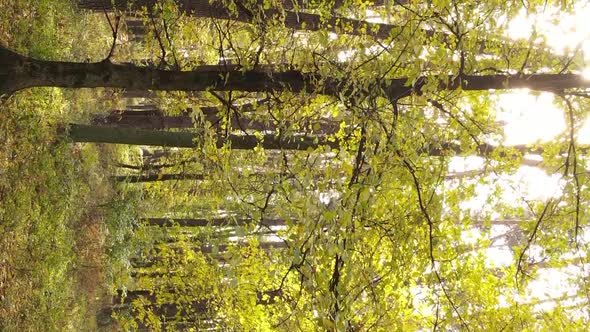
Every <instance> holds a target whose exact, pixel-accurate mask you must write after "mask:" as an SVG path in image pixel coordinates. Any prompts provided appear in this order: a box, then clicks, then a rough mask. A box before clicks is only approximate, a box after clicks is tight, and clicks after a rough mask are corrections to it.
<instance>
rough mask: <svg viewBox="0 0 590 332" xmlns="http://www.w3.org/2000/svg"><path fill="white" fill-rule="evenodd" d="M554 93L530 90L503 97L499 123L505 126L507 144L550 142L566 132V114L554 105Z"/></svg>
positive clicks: (501, 98)
mask: <svg viewBox="0 0 590 332" xmlns="http://www.w3.org/2000/svg"><path fill="white" fill-rule="evenodd" d="M553 100H554V97H553V94H550V93H541V94H540V95H537V96H535V95H533V94H531V93H530V91H529V90H526V89H523V90H520V91H516V92H512V93H507V94H501V95H500V97H499V101H498V105H499V111H498V113H497V117H496V118H497V120H498V121H503V122H505V123H506V126H505V127H504V133H505V135H506V139H505V141H504V145H516V144H531V143H535V142H537V141H543V142H545V141H548V140H551V139H552V138H554V137H555V136H556V135H558V134H559V133H561V132H563V130H565V127H566V126H565V120H564V118H563V112H561V111H560V110H558V109H557V108H555V107H554V106H553Z"/></svg>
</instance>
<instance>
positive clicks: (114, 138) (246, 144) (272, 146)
mask: <svg viewBox="0 0 590 332" xmlns="http://www.w3.org/2000/svg"><path fill="white" fill-rule="evenodd" d="M69 137H70V138H71V139H72V141H74V142H91V143H114V144H131V145H155V146H167V147H179V148H197V147H199V144H198V143H197V142H196V141H198V140H199V139H200V138H201V137H202V135H199V134H195V133H188V132H170V131H154V130H144V129H134V128H110V127H100V126H89V125H78V124H72V125H70V126H69ZM226 143H229V144H230V145H231V147H232V148H233V149H238V150H250V149H253V148H255V147H257V146H259V145H260V146H261V147H263V148H265V149H269V150H307V149H310V148H312V149H315V148H317V147H319V146H330V147H331V148H338V143H337V142H331V141H328V140H327V139H326V138H325V137H321V136H302V137H288V138H277V137H276V136H275V135H268V134H267V135H264V138H263V140H262V141H259V140H258V138H256V137H255V136H253V135H250V136H241V135H229V137H228V138H227V139H219V140H218V141H217V146H218V147H222V146H224V144H226Z"/></svg>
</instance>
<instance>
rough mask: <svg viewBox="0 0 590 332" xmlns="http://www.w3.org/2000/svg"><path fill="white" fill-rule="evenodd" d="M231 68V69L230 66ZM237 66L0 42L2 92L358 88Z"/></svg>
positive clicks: (418, 83)
mask: <svg viewBox="0 0 590 332" xmlns="http://www.w3.org/2000/svg"><path fill="white" fill-rule="evenodd" d="M228 69H229V70H230V71H228ZM239 69H240V68H239V67H238V66H233V67H232V66H230V67H228V66H202V67H199V68H197V69H195V70H192V71H171V70H160V69H156V68H151V67H136V66H133V65H128V64H126V65H123V64H114V63H111V62H109V61H102V62H95V63H77V62H62V61H43V60H36V59H32V58H28V57H24V56H22V55H19V54H16V53H14V52H12V51H10V50H8V49H6V48H4V47H1V46H0V96H2V95H5V94H12V93H14V92H16V91H18V90H21V89H25V88H29V87H40V86H52V87H62V88H97V87H107V88H123V89H131V90H162V91H211V90H214V91H232V90H237V91H245V92H268V91H292V92H303V91H305V92H308V93H319V94H325V95H332V96H340V97H342V96H347V95H351V94H353V93H362V94H365V95H366V94H368V93H369V92H368V91H360V92H359V91H358V89H356V88H355V87H354V82H351V81H350V80H348V79H339V78H330V77H322V76H321V75H319V74H315V73H304V72H301V71H297V70H287V71H272V66H270V68H261V69H255V70H246V71H242V70H239ZM431 79H436V80H437V84H438V88H439V89H440V90H456V89H458V88H461V89H462V90H465V91H483V90H509V89H517V88H529V89H531V90H542V91H563V90H567V89H574V88H580V89H585V88H590V80H586V79H585V78H584V77H583V76H582V75H577V74H531V75H523V74H515V75H481V76H478V75H459V76H454V75H449V77H448V79H447V80H444V79H440V78H431ZM427 81H428V78H426V77H420V78H418V79H417V80H415V83H414V85H413V86H408V84H407V82H408V79H407V78H397V79H388V80H382V81H380V82H376V83H375V86H374V87H372V89H371V90H373V91H380V93H382V94H383V95H384V96H385V97H387V98H389V99H391V100H398V99H400V98H404V97H407V96H410V95H412V94H413V93H420V92H421V90H422V88H423V87H424V86H425V85H426V83H427Z"/></svg>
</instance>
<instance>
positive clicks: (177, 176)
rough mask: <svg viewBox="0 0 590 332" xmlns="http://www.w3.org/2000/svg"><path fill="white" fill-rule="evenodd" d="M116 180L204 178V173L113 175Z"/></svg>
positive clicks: (133, 181)
mask: <svg viewBox="0 0 590 332" xmlns="http://www.w3.org/2000/svg"><path fill="white" fill-rule="evenodd" d="M111 178H112V179H113V180H114V181H116V182H128V183H142V182H159V181H173V180H203V179H204V177H203V174H184V173H179V174H147V175H117V176H113V177H111Z"/></svg>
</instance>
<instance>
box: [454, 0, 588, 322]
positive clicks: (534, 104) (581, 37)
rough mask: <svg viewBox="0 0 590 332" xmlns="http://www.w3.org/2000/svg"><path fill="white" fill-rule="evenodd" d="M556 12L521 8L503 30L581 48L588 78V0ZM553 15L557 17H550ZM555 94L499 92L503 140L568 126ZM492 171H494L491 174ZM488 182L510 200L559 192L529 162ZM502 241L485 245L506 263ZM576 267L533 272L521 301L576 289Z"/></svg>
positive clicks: (548, 304) (536, 136)
mask: <svg viewBox="0 0 590 332" xmlns="http://www.w3.org/2000/svg"><path fill="white" fill-rule="evenodd" d="M558 15H559V13H558V12H557V10H555V9H550V10H547V11H546V14H545V15H538V16H536V17H532V18H531V17H527V15H526V11H525V10H522V11H521V13H520V14H519V16H518V17H517V18H516V19H514V20H513V21H512V22H510V23H509V29H508V35H509V36H510V37H511V38H515V39H518V38H524V39H527V40H528V39H529V38H530V36H531V35H532V34H533V32H534V31H535V29H536V33H538V34H540V35H542V36H544V37H545V38H546V41H547V44H548V45H549V46H550V47H552V48H553V49H554V50H555V52H556V53H557V54H568V53H571V52H572V51H573V50H576V49H581V51H582V52H583V58H584V63H583V64H582V66H583V67H585V68H584V70H583V74H584V75H586V76H587V77H588V79H590V2H584V1H580V3H579V4H578V5H577V8H576V11H575V15H574V16H573V17H563V16H562V17H559V16H558ZM552 17H553V18H552ZM555 17H559V18H558V19H555ZM554 98H556V97H554V95H552V94H550V93H540V94H539V93H535V94H532V93H530V92H529V91H528V90H526V89H523V90H518V91H513V92H510V93H502V94H500V95H499V97H498V109H497V110H496V112H497V120H498V121H502V122H503V123H505V126H504V131H505V135H506V138H505V141H504V142H503V144H505V145H516V144H531V143H535V142H545V141H550V140H552V139H553V138H555V137H556V136H557V135H559V134H560V133H563V132H564V131H565V130H567V128H566V122H565V117H564V112H563V110H560V109H557V108H556V107H555V99H554ZM577 142H578V143H579V144H589V143H590V118H589V119H587V120H586V121H585V122H584V124H583V125H582V127H581V128H580V129H578V131H577ZM482 165H483V159H482V158H477V157H469V158H454V160H453V161H452V162H451V165H450V168H451V169H450V171H462V170H468V169H472V170H473V169H478V168H480V167H481V166H482ZM492 176H494V177H495V175H492ZM493 182H494V185H498V186H500V187H501V188H502V190H503V197H502V200H503V201H506V202H512V203H513V204H518V202H522V199H523V198H524V199H527V200H530V199H541V200H546V199H548V198H550V197H556V196H559V195H560V193H561V191H562V186H563V180H562V179H561V175H558V174H555V175H551V176H549V175H547V174H546V173H545V172H544V171H542V170H540V169H538V168H535V167H529V166H523V167H521V168H520V169H519V170H518V172H517V173H516V174H514V175H510V176H500V177H497V178H496V179H495V181H493ZM493 190H494V188H493V187H492V186H488V185H482V186H480V187H479V189H478V190H477V194H476V197H474V198H473V199H472V200H471V201H468V202H465V203H464V205H465V206H464V208H466V209H474V210H477V209H481V208H482V207H483V205H484V203H483V202H485V200H486V198H487V197H489V195H490V194H491V193H492V192H493ZM521 204H522V203H521ZM484 209H485V208H484ZM489 212H490V211H489ZM491 212H493V211H491ZM498 218H502V216H498ZM508 230H509V227H508V226H505V225H496V226H493V227H492V230H491V232H490V234H489V235H488V236H489V237H490V238H492V237H494V236H497V235H499V234H502V233H505V232H506V231H508ZM586 233H589V234H583V235H584V236H583V237H584V240H590V232H586ZM465 235H466V236H467V237H469V236H475V237H477V236H478V235H479V234H478V232H477V231H475V233H474V232H473V231H466V232H465ZM505 244H506V243H505V240H504V239H502V238H500V239H498V240H496V241H494V242H493V243H492V247H490V248H488V249H487V250H486V253H487V256H488V264H489V265H490V266H505V265H508V264H510V263H512V262H513V261H514V257H513V254H512V252H511V250H510V249H509V248H508V247H507V246H505ZM531 247H533V246H531ZM531 249H532V250H531V252H530V253H529V254H531V255H533V256H534V252H533V251H534V249H535V248H531ZM536 249H539V248H536ZM581 272H582V271H580V268H579V267H576V266H568V267H565V268H561V269H555V268H552V269H542V271H541V272H540V273H539V276H538V278H537V279H536V280H534V281H533V282H531V284H530V286H529V288H528V293H529V294H528V296H527V299H523V301H525V302H530V301H535V299H538V300H546V299H551V298H558V297H561V296H567V295H575V294H576V289H575V288H574V287H572V285H571V284H570V283H569V281H568V280H569V279H570V278H576V277H577V276H579V274H580V273H581ZM568 301H569V303H575V302H576V301H578V302H579V299H575V298H573V299H570V300H568ZM568 301H564V302H563V304H567V303H568ZM554 306H555V302H553V301H545V302H541V303H539V304H538V305H537V309H539V310H544V309H550V308H552V307H554Z"/></svg>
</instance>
